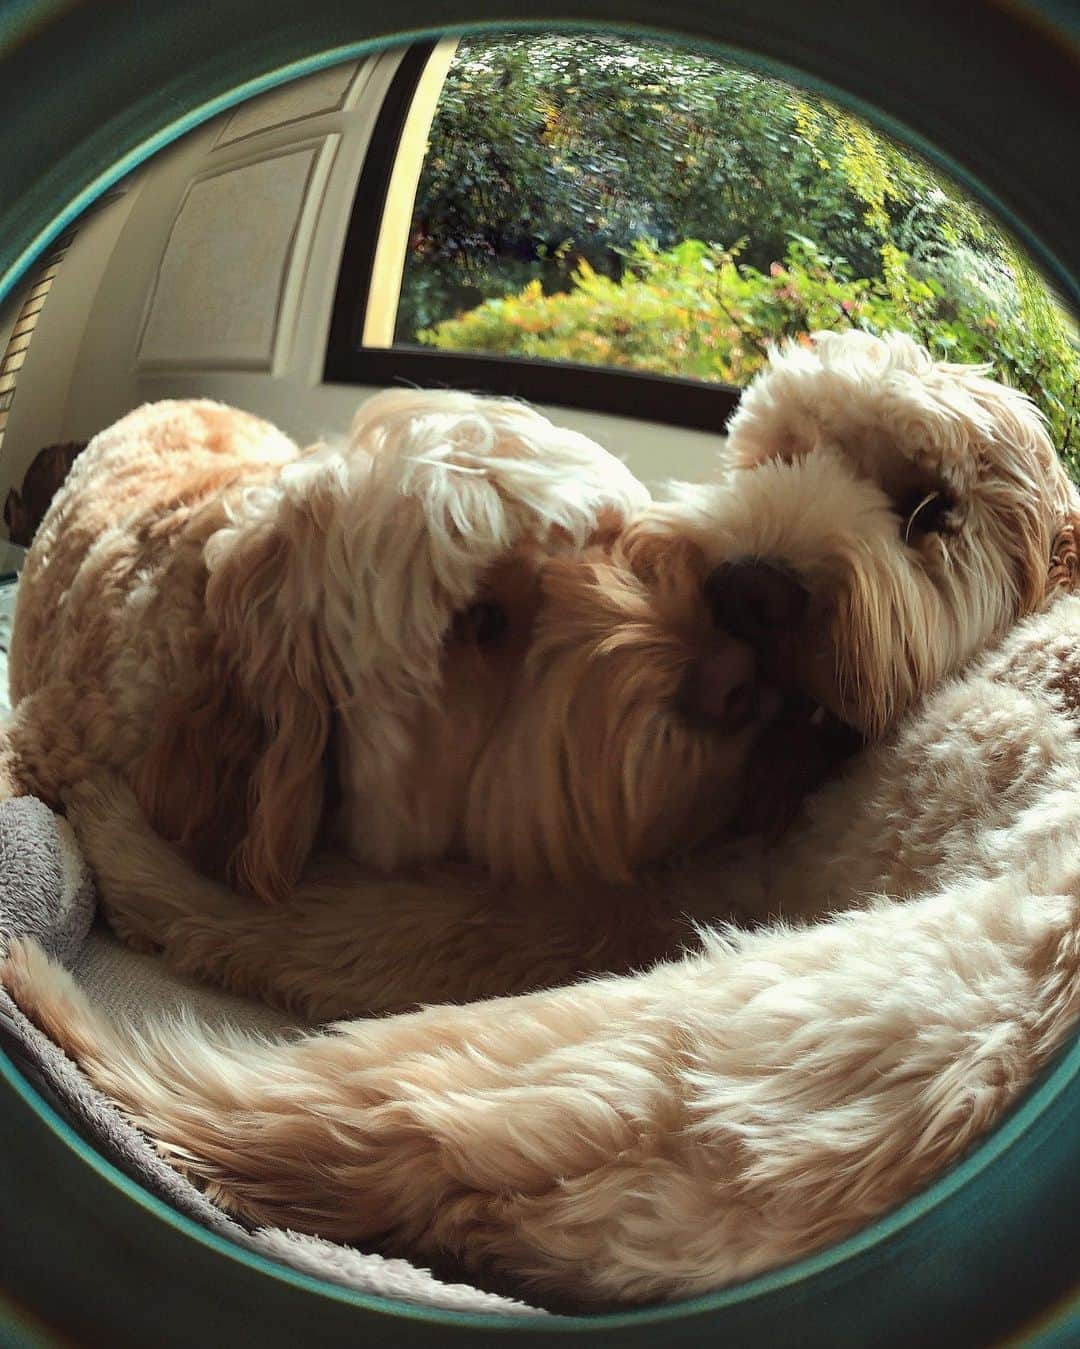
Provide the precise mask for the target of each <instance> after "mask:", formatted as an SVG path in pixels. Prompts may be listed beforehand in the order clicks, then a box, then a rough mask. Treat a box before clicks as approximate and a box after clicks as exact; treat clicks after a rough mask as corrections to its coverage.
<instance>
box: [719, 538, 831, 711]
mask: <svg viewBox="0 0 1080 1349" xmlns="http://www.w3.org/2000/svg"><path fill="white" fill-rule="evenodd" d="M809 601H810V596H809V593H808V592H807V590H806V588H805V587H804V586H803V585H802V584H801V583H800V582H799V581H798V580H797V579H796V578H795V577H794V576H793V575H792V574H791V572H789V571H787V570H785V569H784V568H783V567H777V566H773V565H772V564H771V563H769V562H760V561H756V560H753V559H746V560H745V561H740V562H725V563H724V564H723V565H722V566H719V567H717V568H715V570H713V571H712V572H710V573H709V575H708V576H707V577H706V579H705V602H706V603H707V604H708V606H709V609H710V611H711V613H712V616H713V620H714V621H715V623H716V625H717V627H719V628H722V629H723V630H724V632H726V633H728V634H730V635H731V636H732V637H735V638H737V639H739V640H740V641H743V642H746V643H748V644H749V645H750V646H751V647H753V649H754V651H755V652H756V654H757V656H758V659H759V661H761V663H762V664H763V665H764V667H765V669H764V674H765V677H766V678H767V679H769V680H773V679H778V681H779V682H780V683H781V684H782V683H783V682H784V674H785V671H783V670H781V669H776V668H773V667H775V666H776V664H777V657H778V656H779V655H780V653H781V652H782V651H783V649H784V647H786V646H788V644H789V642H790V640H791V639H792V637H793V636H794V633H795V631H796V629H797V628H798V626H799V624H800V623H801V622H802V619H803V617H804V615H805V613H806V609H807V605H808V604H809Z"/></svg>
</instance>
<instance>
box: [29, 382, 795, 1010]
mask: <svg viewBox="0 0 1080 1349" xmlns="http://www.w3.org/2000/svg"><path fill="white" fill-rule="evenodd" d="M649 510H650V503H649V497H648V493H647V492H646V490H645V489H644V488H643V487H642V486H641V485H640V484H639V483H638V482H637V481H636V480H635V479H634V478H633V477H632V476H631V474H630V473H629V472H628V470H627V469H626V468H625V467H624V465H623V464H622V463H620V462H619V461H618V460H617V459H615V458H614V457H613V456H611V455H610V454H607V453H606V452H605V451H603V450H602V449H601V448H600V447H599V446H597V445H595V444H594V443H593V442H591V441H589V440H587V439H586V438H585V437H584V436H581V435H578V434H576V433H574V432H571V431H566V430H562V429H559V428H557V427H555V426H553V425H552V424H551V423H550V422H549V421H547V419H545V418H544V417H542V416H541V415H540V414H539V413H537V412H535V411H533V410H532V409H530V408H527V407H525V406H522V405H520V404H517V403H512V402H506V401H499V400H485V399H481V398H476V397H472V396H469V395H463V394H451V393H445V392H444V393H424V392H421V391H411V390H410V391H396V392H392V393H386V394H382V395H380V396H377V397H375V398H373V399H372V400H370V401H369V402H368V403H366V404H365V405H364V406H363V407H362V408H361V410H360V412H359V413H358V415H357V417H356V419H355V422H354V424H353V427H352V432H351V435H350V438H349V441H348V443H347V444H345V445H344V446H341V447H335V446H323V447H318V448H316V449H314V450H312V451H309V452H307V453H305V454H301V453H300V452H299V451H298V450H297V448H296V447H295V446H294V445H293V444H292V443H291V442H290V441H288V440H287V439H286V438H285V437H283V436H282V435H281V434H280V433H278V432H277V431H275V430H274V429H273V428H272V427H270V426H269V425H267V424H266V423H265V422H261V421H259V420H257V419H255V418H253V417H250V416H247V415H246V414H244V413H240V412H236V411H234V410H232V409H229V408H225V407H222V406H219V405H216V404H212V403H205V402H196V403H175V402H174V403H160V404H154V405H150V406H147V407H144V408H141V409H139V410H138V411H136V412H134V413H132V414H131V415H130V416H128V417H125V418H124V419H123V420H122V421H121V422H119V423H117V424H116V425H115V426H114V427H112V428H111V429H110V430H108V431H106V432H104V433H103V434H102V435H100V436H98V437H97V438H96V439H95V440H94V441H93V442H92V444H91V445H90V446H89V447H88V448H87V449H86V451H85V452H84V453H83V454H82V455H81V456H80V458H79V460H78V461H77V464H76V466H75V468H74V470H73V472H72V473H71V475H70V477H69V479H68V481H67V483H66V484H65V486H64V487H63V489H62V490H61V492H60V493H59V495H58V497H57V498H56V500H55V502H54V503H53V505H52V507H51V509H50V511H49V514H48V516H47V517H46V519H45V521H44V522H43V525H42V527H41V530H40V532H39V534H38V536H37V538H36V540H35V543H34V546H33V548H32V549H31V551H30V555H29V557H28V560H27V564H26V569H25V571H24V574H23V577H22V581H21V584H20V595H19V604H18V612H17V615H16V621H15V632H14V639H13V643H12V652H11V684H12V692H13V695H14V697H15V698H16V699H17V700H18V702H17V707H16V712H15V717H14V722H13V724H12V726H11V727H10V729H9V737H8V738H9V752H10V753H11V754H12V755H13V757H14V762H15V767H16V771H17V775H18V778H19V780H20V782H21V785H22V787H23V789H24V790H29V791H33V792H36V793H37V794H39V795H41V796H44V797H45V798H46V799H51V800H56V799H57V798H58V797H59V796H60V795H61V793H62V792H63V791H64V789H65V788H67V787H70V786H72V785H73V784H77V783H78V782H80V781H82V780H83V779H85V778H87V777H88V776H90V775H92V774H93V773H94V772H95V771H101V770H103V769H104V770H113V771H116V772H118V773H120V774H121V775H122V776H123V777H124V778H126V779H127V780H128V781H129V782H130V783H131V784H132V786H133V787H134V790H135V792H136V795H137V797H138V800H139V802H140V804H141V806H142V808H143V810H145V812H146V813H147V815H148V816H149V819H150V821H151V823H152V825H153V827H154V828H155V829H156V830H157V831H158V832H159V833H160V834H161V836H162V837H163V838H165V839H168V840H171V841H174V842H176V843H178V844H179V845H180V846H181V848H182V850H183V852H184V855H185V856H186V857H187V858H188V859H189V860H190V861H191V862H193V863H194V864H195V865H196V866H198V867H199V868H200V870H201V871H203V872H204V873H206V874H207V875H208V876H218V877H220V878H222V879H227V880H228V881H229V883H230V884H231V885H232V886H233V887H234V888H235V889H236V890H237V891H239V892H241V893H246V894H250V895H253V896H255V897H256V898H257V899H259V900H263V901H276V906H275V905H274V904H269V905H268V906H266V907H265V908H264V909H263V910H262V911H260V909H259V906H258V905H257V904H253V903H251V902H248V903H246V904H243V905H241V906H238V905H237V903H236V901H235V897H234V896H232V895H229V894H228V893H227V892H222V891H220V890H219V891H218V892H216V894H215V890H214V887H213V886H212V884H211V883H209V882H208V883H207V886H206V888H205V890H204V892H203V897H202V901H201V902H199V900H198V895H197V894H194V893H193V894H192V895H191V896H190V898H192V899H194V900H195V901H196V902H195V905H194V913H191V912H190V910H189V912H188V913H187V914H185V918H186V919H187V921H186V925H184V926H182V928H181V927H178V926H177V924H176V923H175V922H174V921H173V920H174V917H175V908H174V907H173V906H170V905H168V904H167V903H165V902H158V901H159V900H161V899H162V893H161V890H160V887H158V888H155V887H154V886H153V885H145V886H144V885H142V884H141V876H139V873H138V868H137V867H135V868H134V873H135V875H136V877H137V878H138V879H139V880H140V884H138V885H137V886H132V885H130V884H129V885H126V886H125V885H123V884H119V883H113V881H112V879H111V878H110V876H109V864H108V862H107V861H105V860H104V859H102V864H103V865H102V877H101V879H102V884H101V893H102V897H103V902H104V906H105V908H106V911H107V913H108V914H109V917H110V920H111V921H112V922H113V924H114V926H115V927H116V928H117V930H118V931H119V932H120V933H121V934H122V935H124V936H125V937H127V938H128V939H129V940H131V941H134V942H136V943H138V944H140V945H141V946H144V947H152V948H163V949H165V950H166V952H167V953H168V954H169V955H170V957H171V958H172V959H174V960H175V961H176V963H178V964H181V965H182V966H183V967H184V968H188V969H194V970H197V971H199V972H200V973H203V974H204V975H207V976H210V977H218V978H225V979H226V980H227V981H228V982H229V983H230V984H231V985H232V986H233V987H236V988H239V989H243V990H246V991H260V992H262V993H263V994H264V996H267V997H270V998H272V999H275V1000H277V1001H279V1002H285V1003H287V1004H290V1005H299V1006H300V1007H302V1008H303V1009H304V1010H305V1011H307V1012H309V1013H310V1014H313V1015H317V1016H327V1015H334V1014H337V1015H340V1014H344V1013H346V1012H356V1011H359V1010H371V1009H373V1008H389V1007H394V1006H402V1005H410V1004H412V1003H415V1001H417V1000H418V999H420V998H437V997H464V996H479V995H480V994H482V993H490V992H496V991H498V992H508V991H513V990H515V989H519V988H523V987H535V986H536V985H537V984H538V983H544V982H550V981H552V980H558V979H565V978H569V977H571V976H573V975H574V974H576V973H580V972H582V971H584V970H588V969H592V968H597V967H600V968H611V967H624V966H630V965H634V964H637V963H640V962H642V961H645V960H649V959H651V958H653V957H654V956H655V955H656V954H657V953H658V952H659V951H660V950H664V949H667V948H668V946H669V945H670V940H671V938H670V933H668V932H661V931H657V932H653V931H651V930H650V929H649V928H648V926H647V925H644V924H643V925H635V924H632V923H630V922H628V918H629V910H630V908H631V907H632V906H633V904H634V899H633V897H632V896H631V897H630V898H629V899H628V900H627V902H626V903H625V904H623V900H624V898H625V891H626V888H627V886H628V885H630V884H631V883H632V882H633V881H634V879H635V877H637V876H638V875H639V873H640V872H641V870H642V868H643V867H645V866H647V865H648V864H649V863H651V862H653V861H655V860H657V859H660V858H664V857H666V856H668V855H670V854H672V853H674V852H678V851H679V850H681V849H683V848H685V847H687V846H689V845H691V844H693V843H694V842H695V841H697V840H698V839H700V838H701V837H702V836H703V835H705V834H706V833H708V832H712V831H715V830H716V829H717V828H718V827H719V826H720V825H722V824H723V822H724V820H725V819H726V818H728V817H729V816H730V815H731V813H732V810H733V808H734V806H735V804H736V803H737V801H738V799H739V795H740V773H741V769H742V767H743V764H744V762H745V760H746V757H747V754H748V752H749V750H750V747H751V746H752V744H753V743H754V741H755V739H756V737H757V736H758V735H759V733H760V731H761V729H762V726H763V722H764V719H765V713H766V712H767V711H768V710H769V709H768V707H767V706H766V702H767V700H762V699H761V698H759V696H758V689H757V679H756V662H755V658H754V656H753V653H752V651H751V649H750V648H749V646H748V645H747V644H746V643H744V642H742V641H741V640H737V639H732V638H730V637H729V636H727V635H726V634H725V633H724V632H723V631H722V630H720V629H718V628H717V627H716V626H715V623H714V621H713V618H712V616H711V614H710V611H709V606H708V604H707V602H706V599H705V595H704V590H703V579H704V573H703V571H702V566H701V563H702V559H701V557H700V554H698V553H697V552H696V551H695V550H693V549H690V548H685V547H680V546H679V543H678V540H677V539H676V538H674V537H673V536H672V534H671V533H670V531H668V532H667V533H665V532H664V531H663V530H662V529H659V528H653V527H651V526H648V524H647V522H648V518H649ZM773 710H774V711H775V708H774V709H773ZM778 790H779V788H778V786H777V784H776V783H775V782H774V783H770V795H771V796H775V795H776V793H777V791H778ZM317 844H318V846H319V848H320V849H321V850H322V851H321V853H320V855H319V857H317V858H316V859H314V860H313V861H311V863H310V866H309V859H310V858H311V854H312V850H313V849H314V848H315V847H316V845H317ZM135 851H136V850H135V844H134V841H133V842H132V844H131V846H130V847H127V848H124V849H122V850H121V856H122V857H124V858H125V863H126V861H127V860H128V859H133V857H134V856H135ZM305 868H308V869H307V871H306V872H305ZM423 868H429V869H430V868H436V870H435V871H434V873H432V872H430V871H429V873H428V874H423V870H422V869H423ZM301 877H303V882H302V884H301V885H300V888H299V891H298V890H297V885H298V882H300V880H301ZM537 887H541V888H542V891H543V894H542V899H541V903H540V908H541V910H542V911H543V912H544V913H546V915H547V917H544V918H541V916H540V914H539V913H537V911H536V910H537V900H536V895H535V891H536V889H537ZM605 892H609V893H610V894H611V897H612V899H611V902H610V903H606V904H605V903H604V902H603V900H602V895H603V894H604V893H605ZM560 897H561V900H562V907H563V911H564V912H563V916H562V917H560V915H559V899H560ZM343 900H347V901H348V903H347V906H346V907H345V908H341V909H338V908H337V906H339V905H341V903H342V901H343ZM228 901H231V908H229V911H228V913H227V914H226V912H225V909H226V908H227V907H228ZM613 905H619V906H622V910H623V912H622V919H621V921H618V922H613V921H612V914H613ZM590 915H595V919H594V920H593V921H594V924H595V925H594V927H593V929H592V932H591V935H590V934H589V933H587V932H584V931H583V927H582V921H583V918H584V920H585V921H586V922H588V921H589V920H590ZM418 923H419V924H423V928H424V930H425V931H426V932H427V933H429V934H430V937H431V945H430V946H429V948H428V950H429V955H428V957H427V958H426V963H425V969H426V973H425V969H421V968H419V967H418V965H417V959H416V951H415V946H416V934H417V924H418ZM545 925H546V927H545ZM500 933H501V934H503V936H502V938H500ZM343 934H345V944H344V946H343V945H342V939H343ZM500 941H501V945H496V943H499V942H500ZM597 943H598V945H597ZM594 946H596V949H593V947H594Z"/></svg>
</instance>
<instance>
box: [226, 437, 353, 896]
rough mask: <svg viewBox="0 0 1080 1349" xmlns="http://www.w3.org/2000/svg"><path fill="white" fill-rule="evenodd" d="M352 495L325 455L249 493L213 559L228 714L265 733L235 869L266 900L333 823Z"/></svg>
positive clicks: (248, 767) (253, 759)
mask: <svg viewBox="0 0 1080 1349" xmlns="http://www.w3.org/2000/svg"><path fill="white" fill-rule="evenodd" d="M345 490H347V489H346V484H345V483H344V481H343V480H342V476H341V473H340V464H339V461H337V460H335V459H334V458H333V457H330V458H320V456H319V455H318V454H317V453H316V454H314V455H312V456H310V457H309V458H308V459H307V460H306V461H305V460H300V461H298V463H297V464H296V465H290V466H288V468H286V469H285V470H284V471H283V472H282V473H281V475H280V477H279V479H278V480H277V481H275V482H274V483H271V484H269V485H267V486H264V487H258V488H254V489H249V490H248V492H247V493H246V494H245V496H244V498H243V502H242V505H241V506H240V507H239V508H238V509H236V510H235V511H234V521H233V523H232V524H231V525H230V526H228V527H227V528H225V529H222V530H219V531H218V533H217V534H215V535H214V536H213V537H212V538H211V540H210V542H209V543H208V545H207V548H206V561H207V567H208V570H209V579H208V582H207V589H206V609H207V615H208V617H209V618H210V621H211V625H212V627H213V629H214V631H215V633H216V636H217V642H218V652H219V657H220V660H221V662H222V663H223V664H224V665H225V666H226V667H227V670H228V673H227V676H226V677H225V680H224V681H223V683H224V687H225V688H226V689H228V690H230V691H229V692H228V693H227V694H226V693H224V692H223V693H222V695H221V700H219V704H218V708H219V711H220V712H223V713H225V714H226V715H236V716H238V718H239V721H240V723H241V724H242V725H247V726H248V727H250V726H251V724H252V721H253V720H254V722H255V723H256V725H257V731H256V732H255V734H254V737H252V736H251V732H250V731H249V732H248V737H249V739H250V738H253V739H254V741H255V742H256V743H255V744H254V745H252V746H251V750H249V752H248V753H247V754H246V755H245V754H244V753H243V752H242V751H241V755H240V757H241V758H242V759H244V758H246V763H244V765H243V767H242V768H241V770H240V772H241V774H242V775H243V776H244V777H246V785H245V798H246V799H245V829H244V832H243V834H242V836H241V837H240V839H239V842H238V843H237V846H236V847H235V849H234V850H233V852H232V855H231V857H230V859H229V864H228V869H229V873H230V879H231V880H232V882H233V883H234V884H235V885H236V886H237V887H238V888H239V889H241V890H245V891H247V892H250V893H252V894H255V895H258V896H260V897H262V898H265V899H274V898H278V897H280V896H282V895H284V894H285V893H287V892H288V890H289V889H290V888H291V887H292V885H293V884H294V883H295V881H296V879H297V877H298V876H299V874H300V871H301V869H302V868H303V865H304V863H305V861H306V860H307V857H308V854H309V853H310V851H311V848H312V846H313V844H314V842H315V838H316V835H317V833H318V829H319V825H320V823H321V820H322V814H323V800H324V791H325V785H326V773H327V753H328V747H329V740H330V730H331V724H332V710H331V709H332V704H334V703H336V702H339V701H340V700H341V698H342V691H341V690H340V689H338V688H336V687H335V682H336V681H335V679H334V676H333V673H332V670H333V664H334V662H333V660H332V658H331V657H329V655H328V652H327V650H326V632H325V629H326V627H327V626H328V623H331V624H332V623H333V621H334V620H333V618H328V615H327V608H328V607H329V606H331V605H332V604H333V602H334V596H335V590H336V588H335V586H334V585H333V583H332V580H331V578H330V576H329V575H328V570H329V568H328V564H327V559H326V553H327V540H328V523H329V519H330V518H331V517H332V516H333V513H334V509H335V503H336V502H337V501H338V500H339V499H340V497H341V495H342V493H343V492H344V491H345ZM218 729H219V733H220V735H221V736H222V740H221V742H220V744H219V746H218V747H216V749H215V747H214V746H211V747H210V757H211V758H212V759H213V760H214V761H215V762H218V763H220V761H221V760H222V758H223V757H224V755H223V754H222V749H223V747H224V746H225V745H226V744H227V736H228V735H229V734H230V732H229V730H228V729H227V728H225V727H224V726H221V727H219V728H218ZM239 733H240V734H241V735H243V734H244V733H243V732H239ZM233 734H237V732H233ZM252 751H253V752H252ZM229 771H230V766H229V765H227V764H226V765H225V767H224V768H222V769H219V775H220V774H221V773H224V774H226V775H228V773H229ZM233 772H234V773H235V768H234V769H233ZM219 785H223V783H222V784H219Z"/></svg>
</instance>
